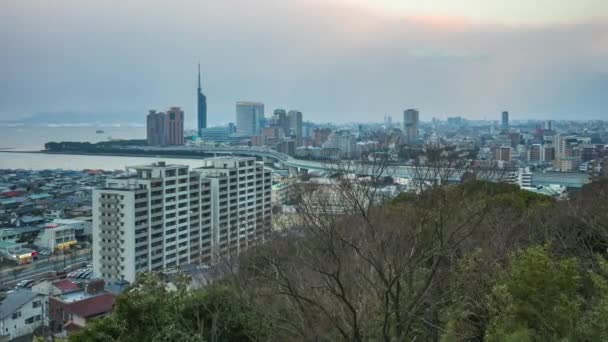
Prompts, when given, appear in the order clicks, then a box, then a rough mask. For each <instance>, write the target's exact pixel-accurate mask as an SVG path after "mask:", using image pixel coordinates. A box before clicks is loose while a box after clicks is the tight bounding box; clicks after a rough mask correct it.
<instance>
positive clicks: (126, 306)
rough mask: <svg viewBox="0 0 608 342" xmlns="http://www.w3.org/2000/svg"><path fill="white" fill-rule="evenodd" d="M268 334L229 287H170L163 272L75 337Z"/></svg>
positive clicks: (76, 340)
mask: <svg viewBox="0 0 608 342" xmlns="http://www.w3.org/2000/svg"><path fill="white" fill-rule="evenodd" d="M267 333H268V329H267V327H266V324H265V323H264V321H263V320H261V319H259V317H258V316H256V315H255V314H254V312H253V310H252V309H251V308H250V307H248V306H247V305H246V304H245V303H244V301H242V300H241V299H240V298H239V294H238V293H237V292H236V291H235V290H234V289H233V288H231V287H229V286H226V285H221V284H219V285H211V286H209V287H207V288H205V289H203V290H192V291H188V290H187V289H186V288H185V287H184V286H178V287H177V290H169V289H167V286H166V285H165V283H164V282H163V281H162V279H161V277H160V276H159V275H158V274H155V273H145V274H142V275H141V276H140V277H139V279H138V281H137V282H136V283H135V284H134V285H133V286H132V287H131V288H130V289H129V290H128V291H126V292H125V293H124V294H123V295H121V296H120V297H119V298H118V300H117V306H116V308H115V311H114V313H113V314H112V315H111V316H109V317H106V318H103V319H99V320H96V321H95V322H94V323H93V324H91V325H90V326H88V327H87V328H86V329H84V330H83V331H82V332H80V333H78V334H74V335H72V336H70V339H69V341H70V342H85V341H87V342H88V341H95V342H105V341H133V342H141V341H159V342H160V341H185V342H188V341H192V342H194V341H254V340H259V339H265V337H266V334H267Z"/></svg>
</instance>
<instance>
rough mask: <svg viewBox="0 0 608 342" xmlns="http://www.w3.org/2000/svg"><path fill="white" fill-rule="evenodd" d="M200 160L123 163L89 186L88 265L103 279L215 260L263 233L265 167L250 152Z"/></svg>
mask: <svg viewBox="0 0 608 342" xmlns="http://www.w3.org/2000/svg"><path fill="white" fill-rule="evenodd" d="M201 164H202V167H200V168H195V169H190V168H189V167H188V166H184V165H168V164H165V163H164V162H158V163H155V164H152V165H143V166H133V167H127V174H125V175H124V176H122V177H116V178H110V179H107V180H106V186H105V187H103V188H99V189H95V190H94V191H93V270H94V272H95V275H96V276H100V277H102V278H104V279H106V280H108V281H117V280H123V279H124V280H127V281H129V282H133V281H134V280H135V276H136V274H137V273H139V272H144V271H158V270H162V269H165V268H172V267H177V266H180V265H185V264H198V263H201V262H203V263H207V262H215V261H218V260H220V259H221V258H223V257H228V256H231V255H237V254H238V253H240V251H241V250H243V249H244V248H247V247H248V246H250V245H252V244H253V243H255V242H257V241H263V239H264V238H265V237H266V236H267V234H268V233H269V232H270V225H271V211H270V203H271V194H270V193H271V190H270V186H271V184H270V182H271V177H270V171H267V170H264V168H263V165H262V164H259V163H256V162H255V158H232V157H222V158H211V159H207V160H202V161H201Z"/></svg>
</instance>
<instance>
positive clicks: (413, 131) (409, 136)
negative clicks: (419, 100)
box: [403, 109, 420, 144]
mask: <svg viewBox="0 0 608 342" xmlns="http://www.w3.org/2000/svg"><path fill="white" fill-rule="evenodd" d="M419 120H420V113H419V112H418V110H417V109H407V110H405V111H404V112H403V133H404V134H405V140H406V143H408V144H409V143H412V142H414V141H416V140H417V139H418V121H419Z"/></svg>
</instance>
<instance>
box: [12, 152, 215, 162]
mask: <svg viewBox="0 0 608 342" xmlns="http://www.w3.org/2000/svg"><path fill="white" fill-rule="evenodd" d="M0 153H28V154H46V155H76V156H104V157H133V158H173V159H196V160H199V159H205V158H209V156H196V155H188V154H171V155H168V154H152V153H150V154H144V153H114V152H108V153H104V152H76V151H74V152H71V151H61V152H52V151H46V150H39V151H31V150H30V151H16V150H11V151H7V150H0Z"/></svg>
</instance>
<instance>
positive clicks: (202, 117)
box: [197, 63, 207, 137]
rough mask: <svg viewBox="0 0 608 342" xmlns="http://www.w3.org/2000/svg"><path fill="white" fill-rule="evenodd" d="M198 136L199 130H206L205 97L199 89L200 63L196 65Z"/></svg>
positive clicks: (199, 134)
mask: <svg viewBox="0 0 608 342" xmlns="http://www.w3.org/2000/svg"><path fill="white" fill-rule="evenodd" d="M197 108H198V136H199V137H200V136H201V129H203V128H207V97H205V94H203V90H202V89H201V63H198V107H197Z"/></svg>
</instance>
